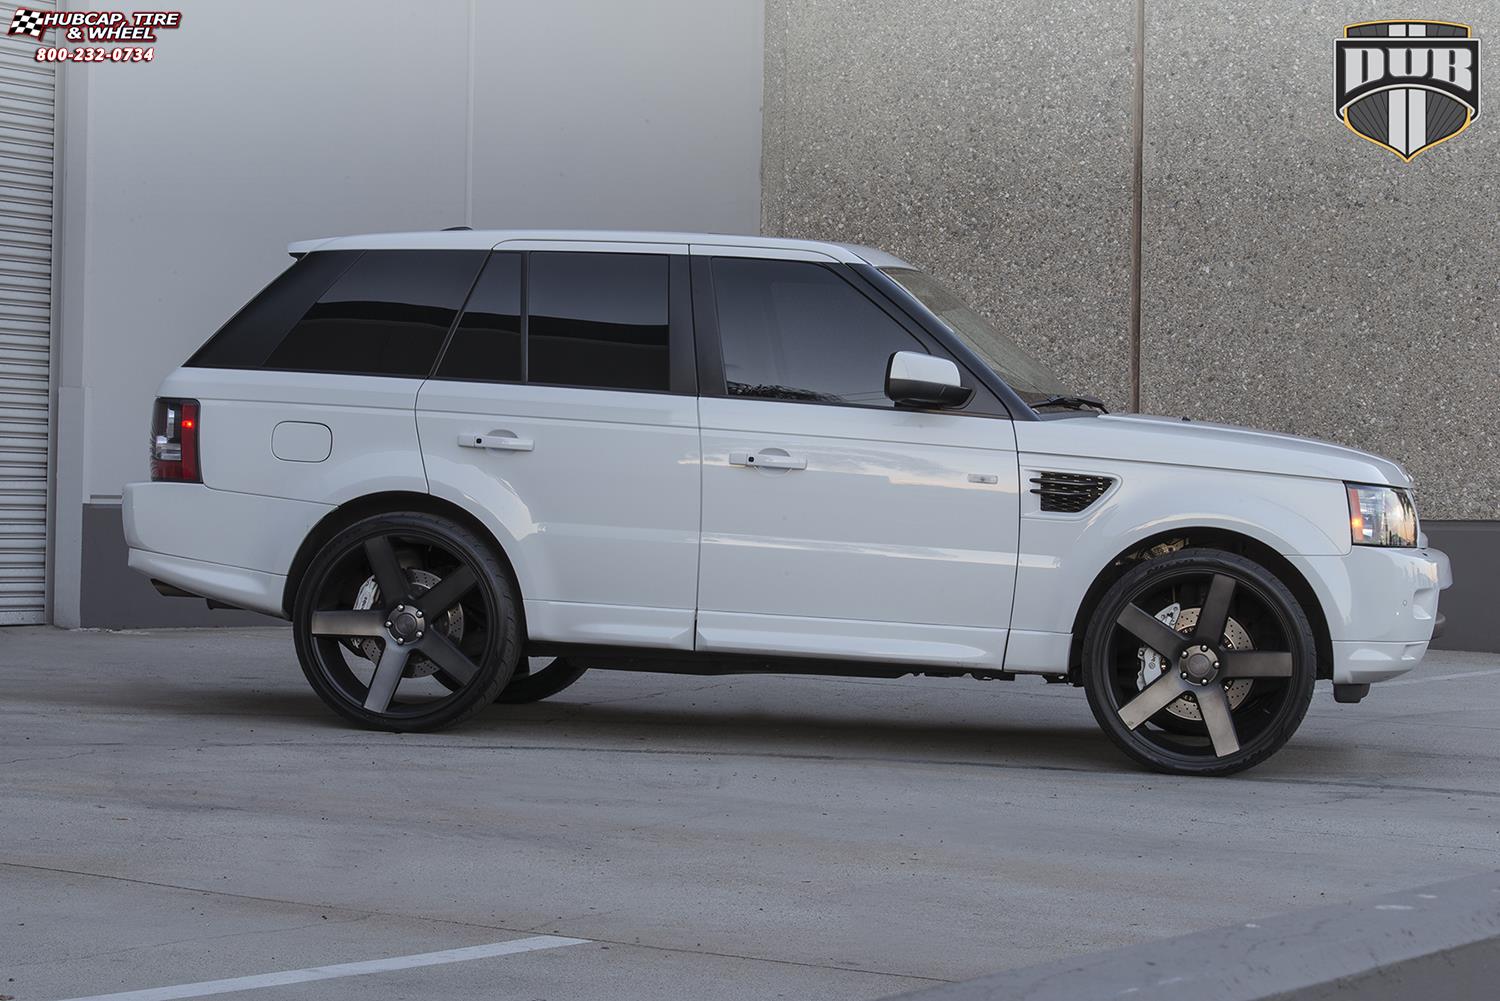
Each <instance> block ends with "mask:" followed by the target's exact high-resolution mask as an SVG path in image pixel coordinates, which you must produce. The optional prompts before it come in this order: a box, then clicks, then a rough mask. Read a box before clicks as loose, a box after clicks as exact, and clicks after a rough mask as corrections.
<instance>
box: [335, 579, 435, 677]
mask: <svg viewBox="0 0 1500 1001" xmlns="http://www.w3.org/2000/svg"><path fill="white" fill-rule="evenodd" d="M401 569H402V570H403V571H405V573H406V579H407V580H409V581H411V585H412V595H413V596H414V597H415V596H417V595H420V594H422V593H423V592H424V591H427V590H428V589H429V588H431V587H432V586H433V585H434V584H436V583H437V582H438V581H440V580H442V579H443V578H441V577H439V576H438V575H437V574H435V573H432V572H430V571H427V570H420V569H418V568H416V567H402V568H401ZM379 607H382V606H381V603H380V585H379V584H377V583H375V577H374V575H373V574H372V575H371V576H370V577H369V578H368V579H366V580H365V582H364V583H363V584H361V585H360V586H359V592H358V593H357V594H356V595H355V596H354V609H355V610H356V611H364V610H365V609H370V608H379ZM432 626H433V628H436V629H437V630H438V631H439V632H441V633H442V634H443V635H444V636H446V637H448V638H449V639H450V640H452V641H453V643H454V645H455V646H456V645H458V642H459V641H460V640H462V639H463V638H464V609H463V606H462V605H454V606H453V607H452V608H450V609H448V611H447V612H446V613H445V614H444V615H443V616H442V617H440V618H439V619H437V620H436V621H435V622H434V623H433V624H432ZM344 642H345V643H346V644H348V646H349V649H351V650H353V651H354V652H355V653H357V654H359V656H361V657H363V658H365V660H368V661H370V662H372V663H377V662H379V660H380V650H381V645H380V644H381V641H380V640H379V639H377V638H376V637H374V636H366V637H362V638H359V639H348V640H345V641H344ZM437 670H438V666H437V664H435V663H433V662H432V660H431V659H429V658H428V657H427V656H426V655H424V654H423V653H421V651H418V650H413V651H412V653H411V656H410V657H408V658H407V660H406V671H405V672H404V673H403V675H402V676H403V677H407V678H425V677H428V676H429V675H432V674H436V673H437Z"/></svg>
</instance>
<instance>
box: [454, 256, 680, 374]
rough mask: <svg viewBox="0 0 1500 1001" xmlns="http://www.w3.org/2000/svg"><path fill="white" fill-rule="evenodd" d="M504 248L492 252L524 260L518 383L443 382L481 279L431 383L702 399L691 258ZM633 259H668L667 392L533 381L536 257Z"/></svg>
mask: <svg viewBox="0 0 1500 1001" xmlns="http://www.w3.org/2000/svg"><path fill="white" fill-rule="evenodd" d="M504 247H505V245H504V244H499V245H497V246H495V247H493V248H491V250H490V251H489V253H490V255H491V256H493V255H495V254H520V255H521V307H520V308H521V378H520V380H519V381H516V380H510V379H491V378H487V377H474V378H462V377H459V376H453V375H445V376H439V375H438V374H437V373H438V370H439V369H440V368H441V367H442V364H443V358H444V357H445V356H446V355H447V353H448V347H449V344H450V343H451V342H452V339H453V336H454V334H455V333H456V332H457V330H458V328H459V325H460V324H461V323H462V322H463V317H464V313H465V312H466V311H467V310H468V308H469V299H470V298H471V297H472V296H473V294H474V289H475V288H476V287H478V284H479V275H475V277H474V285H471V286H470V287H469V294H468V295H467V296H465V297H464V301H463V305H462V306H460V307H459V310H458V314H457V316H455V317H454V321H453V326H452V327H451V328H450V329H449V331H448V336H447V338H445V339H444V341H443V346H442V349H441V350H440V351H438V354H437V357H436V358H435V359H433V362H432V368H431V369H429V370H428V374H427V379H428V380H430V381H435V382H480V383H489V384H491V385H495V386H536V387H543V388H546V389H584V390H592V391H594V392H598V393H643V394H647V395H651V396H662V395H667V396H697V395H698V366H697V363H696V362H695V360H694V357H695V346H694V343H693V317H694V298H693V290H692V285H691V282H690V280H689V271H688V256H687V255H686V254H674V253H665V252H663V251H661V250H656V249H653V250H649V251H631V250H602V249H601V250H541V249H530V248H528V249H525V250H506V249H504ZM622 253H625V254H632V253H640V254H642V255H644V256H650V257H665V258H666V259H667V373H668V374H667V389H665V390H660V389H631V388H628V387H624V386H588V385H574V384H572V383H559V382H532V381H531V347H530V344H531V336H530V334H531V291H530V284H531V255H532V254H622ZM488 264H489V258H486V259H485V264H484V266H481V267H480V269H479V274H480V275H482V274H484V268H485V266H488Z"/></svg>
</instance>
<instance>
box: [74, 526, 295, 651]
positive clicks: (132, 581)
mask: <svg viewBox="0 0 1500 1001" xmlns="http://www.w3.org/2000/svg"><path fill="white" fill-rule="evenodd" d="M128 551H129V547H127V546H126V545H125V525H124V523H123V522H121V520H120V505H118V504H85V505H84V506H83V572H82V574H81V575H80V576H81V584H80V587H81V593H80V595H79V624H80V625H82V626H85V627H90V628H98V629H144V628H151V627H155V626H269V625H276V624H278V623H279V622H280V621H281V620H280V619H273V618H271V617H270V616H268V615H260V614H258V613H256V612H232V611H224V610H211V609H210V608H209V607H208V605H207V603H205V602H204V601H202V600H201V599H198V598H166V597H163V596H162V595H160V594H157V593H156V588H154V587H152V586H151V582H150V581H149V580H147V579H146V578H145V577H144V576H142V575H141V574H138V573H136V572H135V571H134V570H132V569H130V567H129V566H128V565H127V563H126V560H127V557H128Z"/></svg>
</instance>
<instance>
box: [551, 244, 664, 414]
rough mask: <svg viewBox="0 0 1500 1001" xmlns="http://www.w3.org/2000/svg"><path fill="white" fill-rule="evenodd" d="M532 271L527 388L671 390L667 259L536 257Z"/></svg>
mask: <svg viewBox="0 0 1500 1001" xmlns="http://www.w3.org/2000/svg"><path fill="white" fill-rule="evenodd" d="M527 269H528V273H527V321H526V323H527V343H526V356H527V357H526V372H527V381H528V382H533V383H547V384H551V385H560V386H593V387H599V388H603V389H649V390H660V391H662V392H665V391H666V390H668V389H669V388H670V385H671V382H670V380H671V367H670V362H669V358H668V352H667V344H668V339H667V258H666V257H664V256H661V255H658V254H580V253H533V254H532V255H531V259H530V261H529V262H528V265H527Z"/></svg>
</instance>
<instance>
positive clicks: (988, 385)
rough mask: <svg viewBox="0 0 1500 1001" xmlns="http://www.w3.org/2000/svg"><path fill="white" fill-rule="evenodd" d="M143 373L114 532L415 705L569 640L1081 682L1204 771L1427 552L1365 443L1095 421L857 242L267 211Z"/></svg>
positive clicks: (568, 651)
mask: <svg viewBox="0 0 1500 1001" xmlns="http://www.w3.org/2000/svg"><path fill="white" fill-rule="evenodd" d="M290 249H291V253H292V255H293V256H294V257H295V258H297V261H296V263H295V264H293V265H292V266H291V268H289V269H288V270H287V271H286V272H285V273H284V274H283V275H282V276H281V277H280V278H278V279H276V280H275V281H274V282H272V283H271V285H270V286H269V287H267V288H266V289H265V290H264V291H262V292H261V293H260V294H259V295H258V296H256V297H255V298H254V299H253V300H252V301H251V302H250V303H249V304H248V305H247V306H245V308H244V309H242V310H241V311H240V312H239V313H238V314H237V315H236V316H234V317H233V318H232V319H231V320H230V321H229V322H228V323H227V324H225V326H224V327H223V329H221V330H220V331H219V332H218V333H217V334H215V335H214V336H213V337H212V338H211V339H210V340H209V341H208V342H207V343H206V344H205V345H204V346H203V347H202V348H201V349H199V351H198V352H197V353H196V354H195V355H193V357H192V358H191V359H190V360H189V361H188V362H187V364H186V365H184V366H183V367H182V368H180V369H178V370H177V371H176V372H174V373H172V374H171V375H170V376H168V378H167V379H166V381H165V382H164V383H163V385H162V388H161V399H158V400H157V402H156V411H155V420H154V427H153V429H152V434H153V438H152V446H151V448H152V475H151V482H149V483H134V484H131V485H130V486H129V487H127V488H126V491H125V509H124V510H125V531H126V535H127V538H128V540H129V543H130V565H131V566H132V567H134V568H135V569H136V570H138V571H140V572H141V573H144V574H146V575H148V576H150V577H151V578H152V579H153V580H154V581H155V582H156V583H157V587H158V588H159V589H160V590H162V591H164V592H166V593H173V594H189V595H196V596H202V597H206V598H208V599H210V600H211V601H212V602H213V603H215V604H220V605H232V606H237V607H241V608H247V609H254V610H257V611H261V612H266V613H269V614H271V615H276V616H282V617H286V618H290V619H291V620H292V622H293V625H294V637H295V642H296V648H297V655H298V657H299V659H300V660H301V662H302V668H303V670H304V671H305V672H306V674H307V678H308V680H309V681H310V682H311V683H312V686H313V689H314V690H315V691H316V692H317V693H318V695H319V696H320V697H321V698H322V699H323V701H324V702H326V703H327V704H328V706H329V707H330V708H332V709H333V710H334V711H335V712H337V713H339V714H341V715H342V716H344V717H345V718H346V719H349V720H351V721H353V722H354V723H357V724H359V725H361V726H367V727H376V728H380V729H388V730H430V729H434V728H437V727H443V726H447V725H449V724H452V723H455V722H457V721H459V720H461V719H464V718H465V717H467V716H469V715H470V714H472V713H474V712H476V711H477V710H479V709H480V708H482V707H483V706H484V705H485V704H487V703H490V702H493V701H496V699H497V698H498V699H499V700H500V701H509V702H515V701H529V700H533V699H539V698H544V697H546V696H548V695H551V694H554V693H556V692H558V691H560V690H561V689H562V688H564V687H566V686H567V685H569V684H571V683H572V682H574V681H576V680H577V679H578V677H579V675H580V674H582V673H583V671H584V669H585V668H588V667H595V668H615V669H624V670H636V671H671V672H680V673H690V674H720V673H727V672H770V673H811V674H831V675H847V676H877V677H897V676H901V675H907V674H913V675H929V676H945V677H952V676H958V675H972V676H974V677H978V678H1011V677H1013V676H1015V675H1017V674H1040V675H1044V676H1046V677H1048V678H1049V679H1052V680H1056V681H1064V682H1068V683H1071V684H1074V685H1080V686H1082V687H1083V688H1084V689H1085V691H1086V692H1087V694H1088V699H1089V704H1090V706H1091V707H1092V708H1093V711H1094V715H1095V716H1096V717H1097V719H1098V721H1099V723H1100V725H1101V726H1102V727H1103V728H1104V731H1105V732H1106V733H1107V734H1108V735H1109V736H1110V738H1111V739H1113V740H1114V741H1115V743H1116V744H1118V745H1119V746H1120V747H1121V748H1122V749H1123V750H1124V751H1125V752H1126V753H1127V754H1129V755H1131V756H1132V757H1134V758H1135V759H1137V760H1138V761H1140V762H1143V763H1144V764H1146V765H1148V766H1151V767H1153V768H1158V769H1162V770H1165V771H1172V772H1180V773H1196V774H1203V773H1215V774H1216V773H1227V772H1232V771H1237V770H1239V769H1242V768H1246V767H1248V766H1250V765H1252V764H1255V763H1256V762H1258V761H1260V760H1262V759H1264V758H1266V757H1267V756H1268V755H1270V754H1271V753H1272V752H1274V751H1275V750H1276V749H1277V748H1278V747H1280V746H1281V744H1283V743H1284V742H1285V741H1286V740H1287V738H1288V737H1289V736H1290V735H1291V734H1292V732H1293V731H1294V730H1295V729H1296V728H1297V726H1298V724H1299V723H1300V722H1301V720H1302V717H1303V715H1304V713H1305V712H1306V710H1307V706H1308V702H1309V700H1310V699H1311V697H1312V691H1313V682H1314V679H1316V678H1329V679H1332V681H1333V685H1334V693H1335V696H1336V697H1337V698H1338V700H1339V701H1341V702H1351V701H1358V700H1359V699H1360V698H1361V697H1363V696H1364V694H1365V693H1366V692H1367V691H1368V689H1369V685H1370V683H1371V682H1377V681H1382V680H1384V679H1387V678H1391V677H1394V676H1395V675H1398V674H1401V673H1402V672H1404V671H1407V670H1410V669H1411V668H1412V667H1414V666H1415V665H1416V664H1417V663H1418V662H1419V661H1420V660H1421V659H1422V656H1423V654H1424V653H1425V652H1426V649H1427V644H1428V641H1429V639H1430V638H1431V637H1432V634H1433V630H1434V627H1435V626H1436V625H1437V623H1438V614H1437V604H1438V592H1439V590H1441V589H1442V588H1443V587H1446V586H1447V585H1448V583H1449V580H1450V577H1449V573H1448V563H1447V560H1446V558H1445V557H1444V556H1443V554H1442V553H1439V552H1436V551H1433V550H1430V549H1428V548H1427V547H1426V545H1425V539H1424V538H1423V537H1422V535H1421V534H1420V533H1419V530H1418V525H1417V517H1416V512H1415V509H1414V508H1413V506H1412V499H1411V481H1410V479H1409V478H1408V477H1407V475H1406V473H1405V472H1404V471H1403V470H1402V469H1401V467H1400V466H1398V465H1397V464H1396V463H1394V462H1391V461H1388V460H1386V459H1382V458H1379V457H1376V456H1373V455H1369V454H1366V453H1364V452H1358V451H1355V450H1353V449H1349V448H1341V447H1339V446H1336V445H1330V444H1325V443H1322V442H1316V441H1310V440H1307V439H1302V438H1294V437H1289V436H1285V435H1276V434H1267V433H1263V432H1259V431H1251V430H1245V429H1242V428H1234V427H1226V426H1220V425H1209V424H1200V423H1196V422H1189V421H1186V420H1171V419H1165V418H1154V417H1139V416H1125V415H1109V414H1106V413H1104V408H1103V407H1102V406H1099V405H1098V403H1097V401H1094V400H1092V399H1090V398H1088V397H1083V396H1078V395H1074V394H1071V393H1069V392H1068V391H1067V390H1066V389H1065V388H1064V387H1063V386H1062V385H1060V384H1059V383H1058V381H1057V380H1056V379H1055V378H1054V377H1053V376H1052V375H1050V374H1049V373H1048V371H1047V370H1046V368H1044V367H1043V366H1042V365H1040V364H1038V363H1037V362H1036V361H1034V360H1033V359H1031V358H1030V357H1028V356H1027V355H1026V354H1025V353H1023V352H1022V351H1021V350H1020V349H1019V348H1018V347H1017V346H1016V345H1015V344H1014V343H1013V342H1012V341H1011V340H1010V339H1009V338H1008V337H1007V336H1006V335H1005V334H1004V333H1002V332H1000V331H998V330H996V329H995V328H994V327H992V326H991V325H990V324H988V323H987V322H986V321H985V320H984V319H983V318H982V317H980V316H979V315H978V314H976V313H975V312H973V311H972V310H971V309H969V308H968V307H967V306H965V305H964V304H963V303H962V302H961V301H960V300H959V299H957V298H956V297H955V296H954V295H952V294H951V293H949V292H947V291H946V290H945V289H943V288H942V286H940V285H938V284H937V282H935V281H934V280H933V279H931V278H929V277H927V276H926V275H924V274H922V273H921V272H919V271H917V270H916V269H914V268H913V267H911V266H910V265H908V264H906V263H904V262H902V261H900V260H898V259H896V258H894V257H892V256H890V255H889V254H885V253H882V252H880V251H876V250H869V249H866V248H862V247H853V246H844V245H840V244H830V243H816V242H809V241H801V240H781V239H768V238H760V237H731V236H711V235H704V234H684V233H673V234H667V233H574V232H568V233H563V232H475V231H468V230H460V231H444V232H441V233H414V234H391V235H379V236H362V237H344V238H337V239H330V240H321V241H313V242H308V243H300V244H293V245H292V247H291V248H290Z"/></svg>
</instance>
